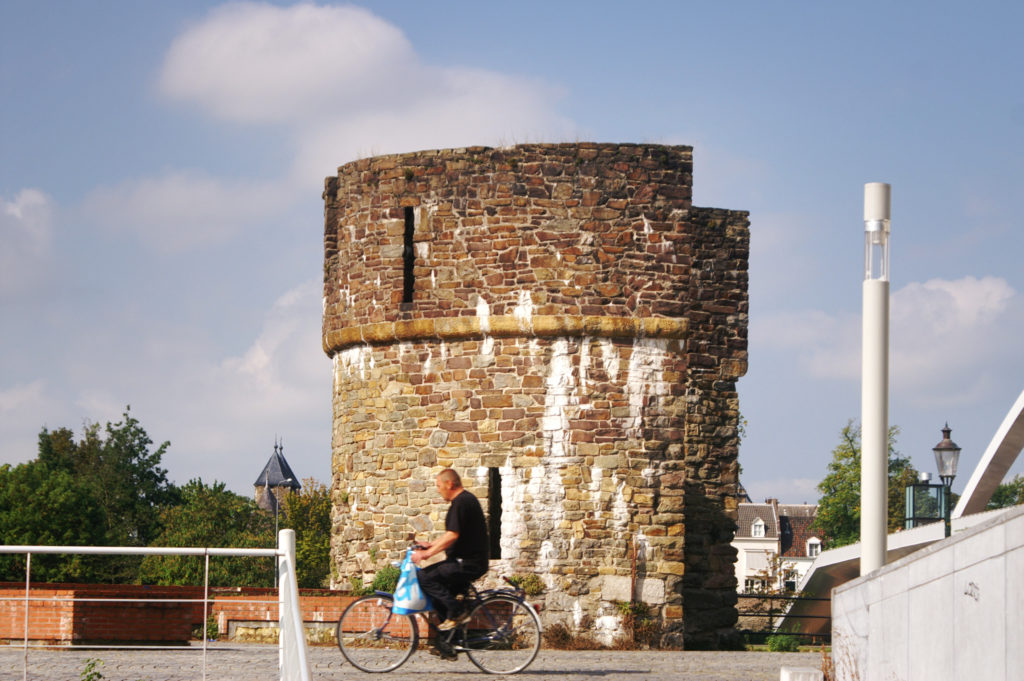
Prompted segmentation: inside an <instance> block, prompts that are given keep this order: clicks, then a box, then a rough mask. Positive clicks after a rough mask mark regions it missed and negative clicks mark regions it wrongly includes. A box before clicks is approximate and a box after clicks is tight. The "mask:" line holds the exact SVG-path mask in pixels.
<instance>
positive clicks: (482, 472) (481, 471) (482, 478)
mask: <svg viewBox="0 0 1024 681" xmlns="http://www.w3.org/2000/svg"><path fill="white" fill-rule="evenodd" d="M474 477H476V484H478V485H486V484H487V466H477V468H476V475H475V476H474Z"/></svg>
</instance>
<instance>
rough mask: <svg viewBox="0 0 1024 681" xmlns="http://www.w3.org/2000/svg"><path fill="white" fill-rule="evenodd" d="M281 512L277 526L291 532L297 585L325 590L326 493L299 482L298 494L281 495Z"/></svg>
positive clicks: (322, 488)
mask: <svg viewBox="0 0 1024 681" xmlns="http://www.w3.org/2000/svg"><path fill="white" fill-rule="evenodd" d="M281 510H282V514H281V526H282V527H287V528H291V529H293V530H295V562H296V566H295V572H296V581H297V582H298V585H299V586H300V587H303V588H307V589H317V588H324V587H327V586H328V585H329V580H330V573H331V567H330V565H331V498H330V490H328V489H327V487H326V486H325V485H324V484H323V483H320V482H317V481H316V480H314V479H313V478H308V479H306V480H303V481H302V490H301V491H300V492H298V493H291V494H285V495H284V497H283V498H282V503H281Z"/></svg>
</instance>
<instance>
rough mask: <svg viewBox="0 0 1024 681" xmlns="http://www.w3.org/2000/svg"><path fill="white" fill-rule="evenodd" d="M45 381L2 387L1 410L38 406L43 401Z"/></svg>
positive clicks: (7, 410)
mask: <svg viewBox="0 0 1024 681" xmlns="http://www.w3.org/2000/svg"><path fill="white" fill-rule="evenodd" d="M43 387H44V386H43V381H32V382H31V383H25V384H20V385H15V386H11V387H9V388H4V389H0V412H14V411H16V410H18V409H22V408H26V407H31V408H35V407H38V406H39V405H40V404H42V402H43Z"/></svg>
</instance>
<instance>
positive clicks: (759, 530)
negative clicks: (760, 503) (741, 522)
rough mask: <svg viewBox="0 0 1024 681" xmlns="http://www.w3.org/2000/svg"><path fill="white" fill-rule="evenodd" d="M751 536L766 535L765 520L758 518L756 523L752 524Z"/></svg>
mask: <svg viewBox="0 0 1024 681" xmlns="http://www.w3.org/2000/svg"><path fill="white" fill-rule="evenodd" d="M750 536H751V537H763V536H764V521H763V520H761V519H760V518H758V519H757V520H755V521H754V524H753V525H751V526H750Z"/></svg>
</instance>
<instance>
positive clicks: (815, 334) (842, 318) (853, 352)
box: [750, 310, 860, 380]
mask: <svg viewBox="0 0 1024 681" xmlns="http://www.w3.org/2000/svg"><path fill="white" fill-rule="evenodd" d="M751 326H752V327H753V328H752V329H751V331H750V339H751V343H752V344H754V343H756V344H757V345H758V347H763V348H766V349H767V348H774V349H783V350H795V351H797V352H798V353H799V354H798V357H799V360H798V361H799V365H800V367H801V368H802V369H803V370H804V372H805V373H806V374H807V375H808V376H811V377H814V378H823V379H838V380H853V379H857V378H858V377H859V376H860V316H859V315H850V314H845V315H833V314H829V313H828V312H824V311H822V310H782V311H780V312H772V313H768V314H763V315H759V316H756V317H754V318H752V320H751Z"/></svg>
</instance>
